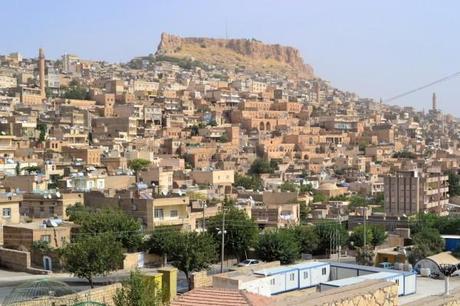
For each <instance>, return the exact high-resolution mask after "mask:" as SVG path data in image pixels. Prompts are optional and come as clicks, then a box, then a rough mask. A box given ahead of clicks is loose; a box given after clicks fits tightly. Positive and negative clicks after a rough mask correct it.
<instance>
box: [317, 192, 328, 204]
mask: <svg viewBox="0 0 460 306" xmlns="http://www.w3.org/2000/svg"><path fill="white" fill-rule="evenodd" d="M327 200H328V198H327V196H326V195H324V194H322V193H320V192H314V193H313V203H318V202H321V203H323V202H326V201H327Z"/></svg>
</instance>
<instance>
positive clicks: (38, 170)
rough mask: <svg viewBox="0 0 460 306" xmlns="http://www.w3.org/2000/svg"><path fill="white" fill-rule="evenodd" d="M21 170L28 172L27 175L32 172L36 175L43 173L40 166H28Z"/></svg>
mask: <svg viewBox="0 0 460 306" xmlns="http://www.w3.org/2000/svg"><path fill="white" fill-rule="evenodd" d="M21 170H23V171H25V172H27V174H31V173H32V172H35V173H41V172H42V169H41V168H40V167H39V166H28V167H24V168H22V169H21Z"/></svg>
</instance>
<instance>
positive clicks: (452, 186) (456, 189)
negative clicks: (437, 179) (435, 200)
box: [449, 171, 460, 197]
mask: <svg viewBox="0 0 460 306" xmlns="http://www.w3.org/2000/svg"><path fill="white" fill-rule="evenodd" d="M449 195H450V196H451V197H455V196H458V195H460V175H458V174H457V173H455V172H453V171H451V172H449Z"/></svg>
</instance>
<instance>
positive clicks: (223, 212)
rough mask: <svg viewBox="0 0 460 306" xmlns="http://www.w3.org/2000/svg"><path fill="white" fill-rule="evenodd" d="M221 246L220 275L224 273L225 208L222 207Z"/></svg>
mask: <svg viewBox="0 0 460 306" xmlns="http://www.w3.org/2000/svg"><path fill="white" fill-rule="evenodd" d="M221 235H222V245H221V254H220V256H221V258H220V273H224V256H225V254H224V250H225V208H224V207H222V230H221Z"/></svg>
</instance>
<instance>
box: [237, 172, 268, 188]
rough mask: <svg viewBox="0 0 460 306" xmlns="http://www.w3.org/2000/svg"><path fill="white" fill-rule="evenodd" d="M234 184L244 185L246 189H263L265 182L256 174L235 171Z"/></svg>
mask: <svg viewBox="0 0 460 306" xmlns="http://www.w3.org/2000/svg"><path fill="white" fill-rule="evenodd" d="M233 185H234V186H236V187H238V186H241V187H244V188H245V189H252V190H262V189H263V184H262V180H261V179H260V178H259V177H258V176H255V175H240V174H238V173H235V182H234V183H233Z"/></svg>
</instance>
